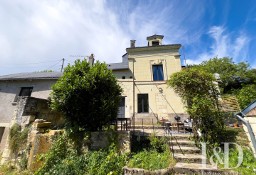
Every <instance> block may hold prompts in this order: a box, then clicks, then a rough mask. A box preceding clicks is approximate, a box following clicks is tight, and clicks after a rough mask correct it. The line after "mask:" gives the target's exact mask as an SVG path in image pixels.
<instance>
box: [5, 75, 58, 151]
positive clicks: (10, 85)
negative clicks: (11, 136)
mask: <svg viewBox="0 0 256 175" xmlns="http://www.w3.org/2000/svg"><path fill="white" fill-rule="evenodd" d="M60 76H61V73H59V72H33V73H20V74H12V75H6V76H0V141H1V143H0V152H3V150H4V148H5V145H6V142H7V137H8V133H9V128H10V126H11V123H12V121H13V122H15V120H16V119H17V116H18V115H19V113H20V114H21V115H22V114H23V112H24V111H23V110H24V107H25V106H26V104H27V100H22V99H21V97H24V96H29V97H34V98H38V99H42V100H43V101H45V100H46V99H47V98H48V97H49V94H50V89H51V86H52V85H53V84H54V83H55V82H56V80H57V79H58V78H59V77H60ZM30 101H31V100H30ZM23 118H24V117H23Z"/></svg>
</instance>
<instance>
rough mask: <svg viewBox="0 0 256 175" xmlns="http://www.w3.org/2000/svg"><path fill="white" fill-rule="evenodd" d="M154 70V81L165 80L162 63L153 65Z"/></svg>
mask: <svg viewBox="0 0 256 175" xmlns="http://www.w3.org/2000/svg"><path fill="white" fill-rule="evenodd" d="M152 70H153V81H163V80H164V72H163V65H162V64H155V65H152Z"/></svg>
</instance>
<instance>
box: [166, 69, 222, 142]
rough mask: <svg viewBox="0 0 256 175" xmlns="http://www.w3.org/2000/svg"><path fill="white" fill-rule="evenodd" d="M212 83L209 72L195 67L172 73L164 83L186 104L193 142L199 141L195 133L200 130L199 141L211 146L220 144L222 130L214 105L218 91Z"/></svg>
mask: <svg viewBox="0 0 256 175" xmlns="http://www.w3.org/2000/svg"><path fill="white" fill-rule="evenodd" d="M214 81H215V78H214V77H213V75H212V74H211V73H208V72H206V71H205V70H203V69H201V68H198V67H191V68H187V69H183V70H182V71H181V72H177V73H174V74H173V75H172V76H171V77H170V80H169V81H168V84H169V85H170V86H171V87H173V89H174V91H175V92H176V93H177V94H178V95H179V96H180V97H181V98H182V100H183V102H184V104H186V108H187V112H188V114H189V115H190V117H191V118H192V119H193V123H194V125H193V127H194V128H193V130H194V134H195V138H196V141H199V140H198V139H199V138H198V137H197V131H198V130H200V131H201V132H202V134H203V137H202V139H203V140H204V141H205V142H209V143H212V144H214V143H219V142H220V133H221V132H222V131H223V129H224V120H223V114H222V112H221V111H220V107H219V103H218V97H219V91H218V89H217V85H216V84H214Z"/></svg>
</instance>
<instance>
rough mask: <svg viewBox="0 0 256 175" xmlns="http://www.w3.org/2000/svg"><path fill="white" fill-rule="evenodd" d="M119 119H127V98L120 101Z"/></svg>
mask: <svg viewBox="0 0 256 175" xmlns="http://www.w3.org/2000/svg"><path fill="white" fill-rule="evenodd" d="M117 118H125V97H121V99H120V102H119V107H118V113H117Z"/></svg>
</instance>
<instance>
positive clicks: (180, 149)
mask: <svg viewBox="0 0 256 175" xmlns="http://www.w3.org/2000/svg"><path fill="white" fill-rule="evenodd" d="M170 149H171V151H172V150H173V151H174V153H183V154H197V153H201V150H200V149H198V148H197V147H194V146H193V147H191V146H180V147H179V146H170Z"/></svg>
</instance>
